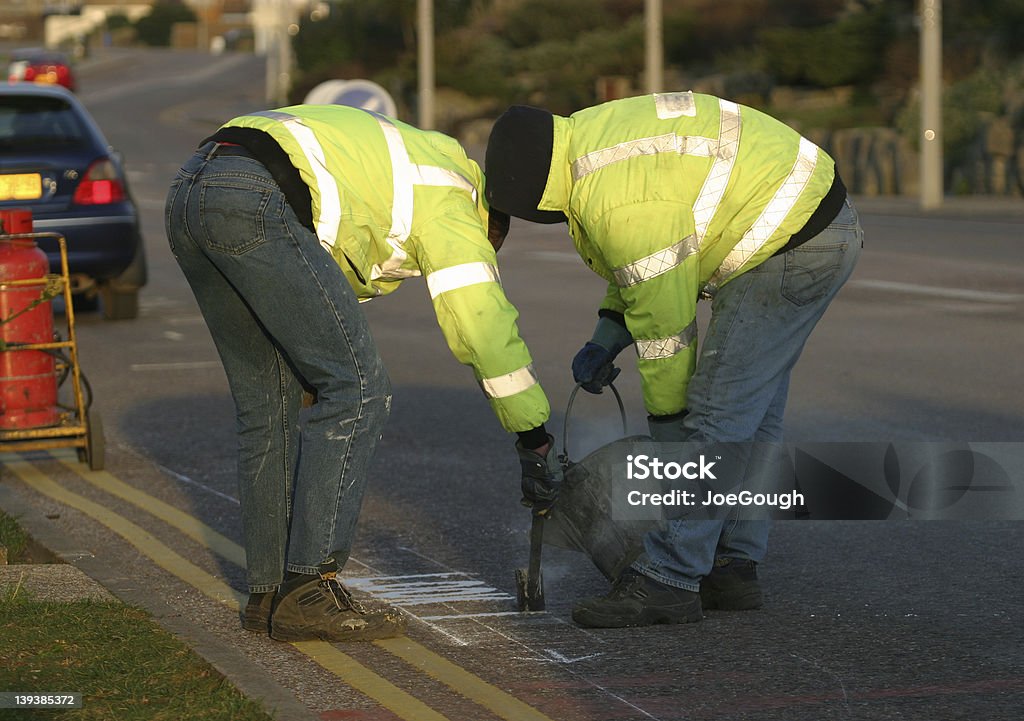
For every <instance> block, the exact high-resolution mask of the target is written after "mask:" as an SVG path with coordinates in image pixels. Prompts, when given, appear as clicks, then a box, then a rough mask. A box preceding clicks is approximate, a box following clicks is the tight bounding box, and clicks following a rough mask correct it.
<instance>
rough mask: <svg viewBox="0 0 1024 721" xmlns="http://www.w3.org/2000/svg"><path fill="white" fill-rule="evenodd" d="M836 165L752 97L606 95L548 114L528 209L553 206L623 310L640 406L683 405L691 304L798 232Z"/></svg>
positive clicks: (615, 306) (692, 337) (692, 353)
mask: <svg viewBox="0 0 1024 721" xmlns="http://www.w3.org/2000/svg"><path fill="white" fill-rule="evenodd" d="M834 176H835V163H834V162H833V160H832V159H831V158H830V157H829V156H828V155H827V154H825V152H823V151H822V150H821V149H820V148H818V147H817V146H816V145H814V144H813V143H811V142H810V141H809V140H806V139H805V138H802V137H800V135H799V134H797V133H796V132H795V131H794V130H792V129H790V128H788V127H787V126H785V125H783V124H782V123H780V122H779V121H777V120H775V119H773V118H771V117H769V116H768V115H765V114H764V113H761V112H759V111H757V110H754V109H753V108H748V107H745V106H741V105H738V104H736V103H732V102H729V101H727V100H722V99H719V98H716V97H712V96H709V95H700V94H697V93H690V92H683V93H666V94H657V95H648V96H642V97H635V98H626V99H623V100H616V101H612V102H608V103H604V104H602V105H598V106H595V107H592V108H588V109H585V110H581V111H579V112H577V113H574V114H573V115H572V116H570V117H568V118H564V117H559V116H555V118H554V147H553V152H552V160H551V167H550V170H549V175H548V179H547V185H546V187H545V189H544V194H543V196H542V198H541V201H540V203H539V205H538V208H539V209H540V210H556V211H562V212H564V213H565V214H566V216H567V217H568V222H569V231H570V233H571V235H572V237H573V240H574V241H575V244H576V250H577V251H578V252H579V254H580V256H581V257H582V258H583V260H584V261H585V262H586V263H587V265H589V266H590V267H591V268H592V269H593V270H594V271H595V272H596V273H598V274H599V275H601V276H602V277H603V278H604V279H605V280H607V281H608V294H607V296H606V297H605V299H604V301H603V303H602V306H601V307H602V308H607V309H610V310H614V311H617V312H620V313H623V314H624V315H625V319H626V325H627V327H628V328H629V331H630V333H631V334H632V335H633V338H634V340H635V342H636V352H637V355H638V358H639V360H638V367H639V371H640V374H641V379H642V385H643V393H644V402H645V405H646V407H647V411H648V412H649V413H651V414H652V415H669V414H673V413H678V412H679V411H681V410H682V409H684V408H685V407H686V387H687V384H688V383H689V380H690V377H691V376H692V375H693V372H694V369H695V366H696V348H697V323H696V305H697V299H698V296H699V294H700V293H701V292H702V291H703V292H704V293H705V294H713V293H714V292H715V290H716V289H717V288H719V287H721V286H722V285H723V284H724V283H727V282H728V281H729V280H730V279H732V278H735V277H736V276H738V275H739V274H741V273H743V272H745V271H747V270H749V269H751V268H753V267H755V266H757V265H758V264H760V263H761V262H763V261H764V260H766V259H767V258H769V257H770V256H771V255H772V254H773V253H774V252H775V251H776V250H778V249H779V248H781V247H782V246H783V245H785V244H786V241H787V240H788V239H789V237H790V236H791V235H793V234H794V233H795V232H797V231H798V230H800V229H801V228H802V227H803V225H804V224H805V223H806V222H807V220H808V218H810V216H811V214H812V213H813V212H814V210H815V209H816V208H817V206H818V204H819V202H820V201H821V199H822V198H823V197H824V196H825V195H826V193H827V192H828V190H829V188H830V187H831V185H832V181H833V178H834Z"/></svg>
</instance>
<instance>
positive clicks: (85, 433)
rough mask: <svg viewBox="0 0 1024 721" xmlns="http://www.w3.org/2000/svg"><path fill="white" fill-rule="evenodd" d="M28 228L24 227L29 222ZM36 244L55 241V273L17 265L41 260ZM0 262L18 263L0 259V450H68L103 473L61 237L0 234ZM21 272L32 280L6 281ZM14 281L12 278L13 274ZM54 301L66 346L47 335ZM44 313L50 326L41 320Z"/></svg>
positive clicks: (99, 434)
mask: <svg viewBox="0 0 1024 721" xmlns="http://www.w3.org/2000/svg"><path fill="white" fill-rule="evenodd" d="M13 212H18V211H13ZM15 226H16V227H17V223H15ZM28 226H29V228H31V221H30V220H29V222H28ZM39 238H48V239H55V240H56V241H57V244H58V247H59V250H60V268H61V272H60V273H59V274H56V273H50V272H48V271H49V264H48V263H47V264H46V266H45V267H43V268H42V269H41V271H42V272H41V273H37V271H36V270H35V269H36V268H37V267H38V266H37V265H32V264H31V263H30V264H28V265H25V264H24V263H21V262H20V261H21V260H23V259H24V258H25V257H26V255H27V254H32V255H33V256H34V257H38V256H42V257H44V258H45V253H43V252H42V251H41V250H39V248H38V246H37V245H36V240H37V239H39ZM0 256H2V258H6V259H10V258H15V257H16V258H18V259H19V260H13V261H11V260H8V263H7V264H6V265H5V263H4V262H3V260H2V259H0V389H2V391H3V396H2V401H0V451H35V450H49V449H53V448H66V447H71V448H75V449H76V450H77V451H78V459H79V461H84V462H86V463H88V465H89V468H90V469H92V470H102V468H103V464H104V439H103V426H102V423H101V421H100V417H99V414H98V413H97V412H96V411H90V408H89V406H90V405H91V403H92V390H91V388H90V387H89V384H88V381H87V380H86V379H85V377H84V376H83V374H82V372H81V368H80V366H79V360H78V344H77V341H76V338H75V312H74V307H73V305H72V300H71V278H70V274H69V272H68V254H67V242H66V240H65V238H64V236H63V235H61V234H60V233H33V232H14V233H6V232H5V231H3V230H0ZM26 267H28V268H32V270H30V271H29V274H30V275H33V274H34V277H23V278H17V277H14V278H12V277H9V276H11V275H12V273H11V272H9V271H10V270H11V269H12V268H15V269H17V268H22V269H24V268H26ZM13 275H15V276H16V275H18V272H17V270H15V271H14V272H13ZM59 297H63V299H64V307H65V310H64V317H65V319H66V336H65V337H66V340H61V339H60V337H59V334H58V333H57V332H55V330H54V325H55V322H54V320H53V317H54V315H55V314H54V313H53V301H54V300H55V299H56V298H59ZM47 306H48V307H47ZM47 311H49V320H46V312H47ZM40 319H42V320H40ZM26 322H28V323H29V324H30V325H31V326H32V327H33V330H34V332H33V333H31V334H30V336H34V337H32V339H31V340H29V341H26V340H25V338H26V337H30V336H25V335H22V328H19V327H18V326H19V325H22V326H23V325H25V323H26ZM47 323H48V324H49V328H48V329H47V327H46V324H47ZM40 324H42V335H48V336H49V337H39V336H40V332H39V331H40ZM19 337H20V338H21V340H19ZM31 354H36V355H34V356H33V355H31ZM44 356H45V357H44ZM40 362H41V363H43V370H42V371H41V372H35V373H32V372H30V373H28V374H21V373H22V371H24V369H25V366H26V364H35V365H38V364H39V363H40ZM51 375H52V379H51V378H50V376H51ZM69 379H70V381H71V392H70V396H71V398H70V400H69V401H68V400H67V396H68V395H69V394H68V393H66V392H65V393H64V397H65V399H64V400H65V402H63V403H62V402H61V399H60V398H59V397H58V392H59V389H60V388H61V387H62V386H64V384H65V383H66V381H68V380H69ZM51 382H52V388H51V387H50V384H51ZM37 388H42V395H43V396H46V399H45V400H44V403H43V406H42V408H41V409H40V408H36V407H33V406H32V405H31V404H32V403H33V402H34V401H33V400H32V399H31V394H32V392H33V391H34V390H35V389H37ZM51 402H52V404H50V405H47V403H51ZM25 403H28V404H29V406H28V407H23V408H16V409H15V411H11V407H12V405H13V406H17V405H18V404H22V405H23V406H24V404H25Z"/></svg>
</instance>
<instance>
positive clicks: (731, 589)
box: [700, 558, 764, 611]
mask: <svg viewBox="0 0 1024 721" xmlns="http://www.w3.org/2000/svg"><path fill="white" fill-rule="evenodd" d="M700 600H701V603H702V604H703V605H704V608H705V609H717V610H719V611H751V610H753V609H755V608H761V604H762V603H763V602H764V599H763V597H762V595H761V584H760V583H758V581H757V564H756V563H754V562H753V561H746V560H743V559H739V558H717V559H715V566H714V568H712V569H711V573H709V574H708V575H707V576H705V577H704V579H703V580H702V581H701V582H700Z"/></svg>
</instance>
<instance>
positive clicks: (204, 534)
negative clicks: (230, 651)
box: [59, 457, 552, 721]
mask: <svg viewBox="0 0 1024 721" xmlns="http://www.w3.org/2000/svg"><path fill="white" fill-rule="evenodd" d="M59 460H60V462H61V463H62V464H63V465H64V466H65V467H66V468H68V469H69V470H71V471H72V472H74V473H75V474H77V475H78V476H79V477H81V478H83V479H84V480H86V481H88V482H89V483H91V484H93V485H94V486H96V487H97V488H99V489H101V490H104V491H107V492H110V493H112V494H113V495H116V496H118V497H120V498H122V499H124V500H126V501H128V502H129V503H132V504H133V505H136V506H138V507H139V508H141V509H142V510H144V511H147V512H149V513H151V514H152V515H154V516H156V517H157V518H160V519H161V520H163V521H165V522H166V523H168V524H169V525H171V526H173V527H175V528H177V529H179V530H180V531H181V532H182V533H184V534H185V535H187V536H189V537H190V538H192V539H194V540H195V541H197V542H198V543H199V544H201V545H204V546H206V547H208V548H210V549H211V550H212V551H214V552H215V553H217V554H219V555H221V556H222V557H224V558H225V559H227V560H229V561H231V562H232V563H235V564H236V565H238V566H240V567H241V568H245V551H244V549H243V548H242V547H241V546H239V545H238V544H237V543H235V542H234V541H232V540H230V539H229V538H226V537H225V536H223V535H221V534H220V533H218V532H217V531H215V530H214V529H212V528H210V527H209V526H207V525H206V524H204V523H202V522H201V521H199V520H198V519H196V518H194V517H193V516H190V515H188V514H187V513H184V512H183V511H180V510H178V509H177V508H174V507H173V506H170V505H168V504H166V503H164V502H163V501H161V500H159V499H158V498H154V497H152V496H150V495H149V494H147V493H145V492H144V491H141V490H139V489H137V488H135V487H134V486H130V485H128V484H127V483H124V482H123V481H121V480H119V479H117V478H116V477H115V476H113V475H111V474H110V473H109V472H107V471H90V470H88V468H87V467H85V466H83V465H82V464H81V463H77V462H72V461H71V460H70V457H68V458H66V459H65V458H60V459H59ZM140 530H141V529H140ZM238 559H240V560H238ZM197 570H199V571H200V572H202V571H201V569H197ZM318 643H319V642H318ZM374 644H375V645H377V646H378V647H380V648H382V649H384V650H385V651H387V652H388V653H391V654H392V655H394V656H397V657H398V658H400V659H401V660H403V661H405V662H406V663H407V664H409V665H410V666H412V667H414V668H416V669H418V670H419V671H421V672H422V673H425V674H427V675H428V676H430V677H431V678H434V679H435V680H437V681H440V682H441V683H443V684H444V685H445V686H448V687H449V688H451V689H452V690H453V691H455V692H456V693H458V694H459V695H461V696H464V697H465V698H467V699H469V700H471V701H473V702H474V703H476V704H479V705H480V706H483V707H484V708H486V709H489V710H491V711H492V712H494V713H495V714H496V715H497V716H499V717H500V718H503V719H506V721H552V719H550V718H549V717H548V716H546V715H544V714H543V713H541V712H540V711H538V710H537V709H535V708H533V707H532V706H530V705H528V704H526V703H524V702H523V701H520V700H519V699H518V698H516V697H515V696H513V695H511V694H509V693H506V692H505V691H502V690H501V689H499V688H497V687H496V686H493V685H492V684H489V683H487V682H486V681H484V680H483V679H481V678H480V677H478V676H476V675H474V674H473V673H470V672H469V671H467V670H466V669H464V668H462V667H461V666H459V665H457V664H455V663H453V662H452V661H450V660H449V659H447V658H445V657H444V656H441V655H440V654H437V653H435V652H434V651H431V650H430V649H428V648H427V647H425V646H423V645H421V644H419V643H417V642H416V641H413V640H412V639H410V638H408V637H403V638H398V639H388V640H384V641H375V642H374ZM293 645H296V646H297V647H299V648H300V650H302V651H303V653H307V652H306V651H305V650H304V647H301V646H299V645H298V644H293ZM326 645H327V646H328V648H333V647H332V646H330V645H329V644H326ZM317 648H319V646H317ZM319 653H320V656H321V657H322V658H323V657H325V654H326V652H319ZM307 655H310V656H311V657H313V658H314V660H316V661H317V662H318V663H320V664H321V665H322V666H324V667H325V668H328V670H331V671H332V672H334V673H338V672H337V671H336V670H335V669H334V668H333V667H331V666H328V665H327V664H326V663H324V661H322V660H321V658H317V657H315V656H313V655H312V654H307ZM371 673H372V672H371ZM338 675H341V674H340V673H338ZM423 718H426V717H423Z"/></svg>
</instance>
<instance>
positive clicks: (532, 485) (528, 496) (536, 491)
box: [516, 435, 562, 516]
mask: <svg viewBox="0 0 1024 721" xmlns="http://www.w3.org/2000/svg"><path fill="white" fill-rule="evenodd" d="M554 440H555V439H554V438H552V437H551V436H550V435H549V436H548V441H549V443H550V448H548V454H547V456H542V455H541V454H540V453H538V452H537V451H533V450H530V449H529V448H523V445H522V443H521V442H518V441H517V442H516V452H517V453H518V454H519V465H520V466H521V467H522V470H523V480H522V490H523V499H522V504H523V505H524V506H527V507H528V508H532V509H533V513H534V515H537V516H544V515H546V514H547V512H548V511H550V510H551V506H552V505H554V503H555V499H557V498H558V490H559V489H560V488H561V486H562V468H561V466H560V465H559V464H558V458H557V457H556V454H555V446H554Z"/></svg>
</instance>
